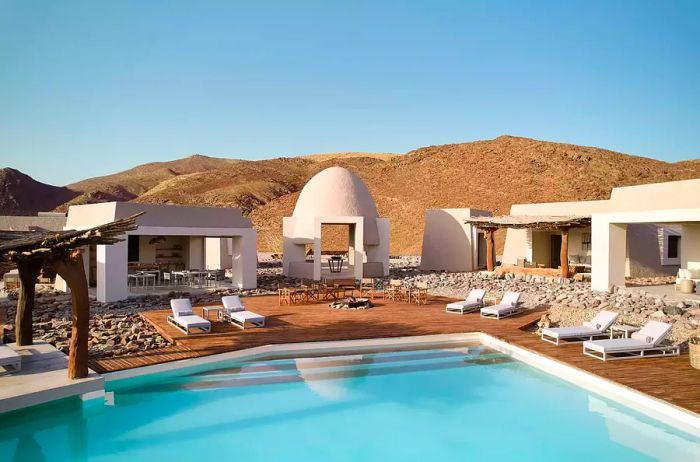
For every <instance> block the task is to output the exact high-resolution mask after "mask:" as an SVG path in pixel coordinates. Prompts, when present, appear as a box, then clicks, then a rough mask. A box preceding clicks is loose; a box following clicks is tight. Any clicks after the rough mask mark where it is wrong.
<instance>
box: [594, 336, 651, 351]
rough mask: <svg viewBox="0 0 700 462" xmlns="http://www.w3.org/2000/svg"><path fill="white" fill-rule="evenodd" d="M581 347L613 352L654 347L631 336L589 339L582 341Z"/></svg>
mask: <svg viewBox="0 0 700 462" xmlns="http://www.w3.org/2000/svg"><path fill="white" fill-rule="evenodd" d="M583 347H584V348H586V349H588V350H595V351H600V352H601V353H615V352H622V351H630V350H645V349H649V348H654V345H653V344H651V343H646V342H640V341H639V340H636V339H633V338H615V339H608V340H593V341H590V340H589V341H587V342H583Z"/></svg>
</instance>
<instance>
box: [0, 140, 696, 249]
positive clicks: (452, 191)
mask: <svg viewBox="0 0 700 462" xmlns="http://www.w3.org/2000/svg"><path fill="white" fill-rule="evenodd" d="M333 165H340V166H343V167H345V168H348V169H349V170H351V171H353V172H355V173H356V174H358V175H359V176H360V177H361V178H363V180H364V181H365V182H366V183H367V186H368V187H369V189H370V191H371V192H372V194H373V196H374V198H375V201H376V202H377V207H378V209H379V212H380V214H381V215H382V216H386V217H388V218H390V219H391V234H392V236H391V238H392V243H391V245H392V249H391V251H392V253H393V254H417V253H419V252H420V245H421V240H422V232H423V217H424V214H425V209H426V208H446V207H473V208H481V209H487V210H492V211H493V212H495V213H507V212H508V211H509V209H510V206H511V205H512V204H514V203H527V202H548V201H564V200H593V199H605V198H607V197H608V196H609V194H610V190H611V189H612V188H613V187H615V186H624V185H634V184H642V183H654V182H662V181H673V180H682V179H689V178H700V159H695V160H689V161H683V162H677V163H668V162H662V161H658V160H654V159H649V158H645V157H638V156H632V155H627V154H621V153H618V152H614V151H609V150H604V149H599V148H595V147H586V146H577V145H571V144H563V143H552V142H546V141H538V140H533V139H528V138H520V137H513V136H501V137H498V138H496V139H493V140H485V141H476V142H471V143H460V144H449V145H441V146H429V147H424V148H420V149H416V150H414V151H411V152H409V153H406V154H403V155H397V154H370V153H356V152H352V153H331V154H314V155H309V156H299V157H281V158H276V159H267V160H258V161H248V160H237V159H220V158H213V157H207V156H202V155H195V156H191V157H187V158H184V159H179V160H175V161H171V162H156V163H150V164H144V165H141V166H138V167H135V168H133V169H130V170H126V171H124V172H120V173H116V174H114V175H108V176H104V177H98V178H91V179H87V180H84V181H80V182H78V183H74V184H71V185H68V186H67V187H66V188H59V189H60V190H61V192H62V193H63V194H64V196H60V195H58V194H56V196H57V197H59V196H60V198H61V199H63V201H62V202H61V201H57V200H49V199H47V198H46V196H37V199H36V202H35V203H41V204H46V205H45V206H44V207H42V208H43V209H46V210H49V209H51V208H53V207H58V208H59V209H60V210H65V209H66V208H67V205H69V204H75V203H90V202H100V201H107V200H133V201H137V202H148V203H174V204H191V205H195V204H196V205H210V206H236V207H241V208H242V209H243V211H244V213H247V214H250V216H251V217H252V219H253V222H254V224H255V226H256V228H257V229H258V232H259V237H258V247H259V250H261V251H265V250H269V251H278V250H280V248H281V231H282V217H283V216H289V215H291V213H292V210H293V209H294V204H295V202H296V198H297V197H298V194H299V191H300V190H301V188H302V187H303V186H304V184H305V183H306V182H307V181H308V179H309V178H311V176H313V175H314V174H316V173H317V172H319V171H321V170H323V169H324V168H327V167H330V166H333ZM27 178H29V177H27ZM30 180H31V178H30ZM32 181H33V180H32ZM44 186H47V185H44ZM3 187H5V188H6V187H7V185H6V182H4V181H0V188H3ZM52 188H53V187H52ZM29 195H30V196H31V195H32V194H29ZM26 203H29V200H28V199H23V200H22V203H21V204H19V203H18V205H16V207H19V208H21V207H24V204H26Z"/></svg>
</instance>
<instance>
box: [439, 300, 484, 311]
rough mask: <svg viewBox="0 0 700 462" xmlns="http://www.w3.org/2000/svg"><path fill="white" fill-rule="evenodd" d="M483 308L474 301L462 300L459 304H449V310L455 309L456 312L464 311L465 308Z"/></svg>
mask: <svg viewBox="0 0 700 462" xmlns="http://www.w3.org/2000/svg"><path fill="white" fill-rule="evenodd" d="M477 306H481V303H480V302H477V301H474V300H461V301H459V302H452V303H448V304H447V308H448V309H449V308H453V309H456V310H459V309H463V308H472V307H477Z"/></svg>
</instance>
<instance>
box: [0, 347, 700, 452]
mask: <svg viewBox="0 0 700 462" xmlns="http://www.w3.org/2000/svg"><path fill="white" fill-rule="evenodd" d="M110 388H111V389H112V392H113V397H110V401H111V402H112V404H111V405H103V403H102V401H101V400H94V402H92V403H91V404H87V405H86V404H85V403H82V404H81V403H80V402H79V401H76V400H62V401H59V402H55V403H52V404H49V405H44V406H38V407H35V408H30V409H26V410H24V411H17V412H13V413H9V414H6V415H3V416H2V419H0V454H3V455H10V456H11V457H8V458H7V459H4V460H12V461H17V462H26V461H31V462H40V461H84V460H90V461H104V462H112V461H130V462H140V461H191V460H306V461H314V460H340V461H343V460H364V461H373V460H384V461H386V460H420V461H426V460H474V461H481V460H494V461H503V460H507V461H509V460H513V461H535V460H537V461H550V460H551V461H554V460H567V461H648V460H667V461H686V460H688V461H690V460H693V461H696V460H698V455H699V454H700V438H697V437H694V436H691V435H687V434H685V433H681V432H679V431H677V430H674V429H672V428H671V427H668V426H666V425H664V424H662V423H659V422H657V421H655V420H652V419H650V418H648V417H645V416H643V415H641V414H639V413H637V412H635V411H633V410H631V409H629V408H626V407H624V406H622V405H619V404H616V403H614V402H612V401H609V400H606V399H604V398H602V397H600V396H597V395H595V394H592V393H590V392H587V391H585V390H583V389H581V388H578V387H576V386H574V385H572V384H570V383H567V382H564V381H561V380H559V379H557V378H555V377H553V376H551V375H549V374H546V373H543V372H541V371H539V370H537V369H534V368H532V367H530V366H528V365H526V364H524V363H521V362H519V361H515V360H513V359H512V358H511V357H510V356H507V355H504V354H502V353H499V352H496V351H494V350H491V349H489V348H487V347H484V346H463V347H458V348H448V349H434V350H417V351H394V352H375V353H358V354H352V353H349V354H343V355H340V356H333V357H310V358H287V359H275V360H265V361H250V362H232V361H228V362H221V363H214V364H209V365H207V366H200V367H198V368H189V369H184V370H179V371H176V372H170V373H161V374H154V375H148V376H143V377H139V378H133V379H125V380H120V381H116V382H113V383H111V384H110ZM110 395H111V394H110Z"/></svg>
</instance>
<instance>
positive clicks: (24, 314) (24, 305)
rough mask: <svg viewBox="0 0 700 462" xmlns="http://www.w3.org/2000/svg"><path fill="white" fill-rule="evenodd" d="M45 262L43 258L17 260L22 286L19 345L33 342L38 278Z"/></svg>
mask: <svg viewBox="0 0 700 462" xmlns="http://www.w3.org/2000/svg"><path fill="white" fill-rule="evenodd" d="M43 262H44V260H43V259H42V258H32V259H29V260H20V261H19V262H17V270H18V271H19V280H20V287H19V297H17V314H16V315H15V338H16V340H15V341H16V342H17V345H19V346H26V345H31V344H32V343H33V334H32V313H33V311H34V298H35V295H36V278H38V277H39V273H40V272H41V267H42V265H43Z"/></svg>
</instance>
